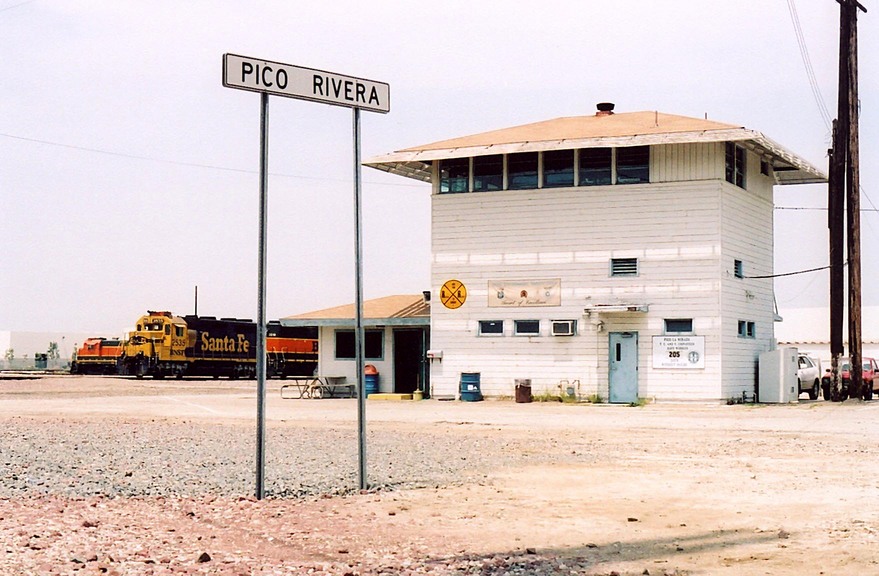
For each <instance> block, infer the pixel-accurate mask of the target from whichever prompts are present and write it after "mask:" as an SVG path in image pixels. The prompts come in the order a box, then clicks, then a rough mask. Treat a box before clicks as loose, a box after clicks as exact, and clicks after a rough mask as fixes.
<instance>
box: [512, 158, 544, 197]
mask: <svg viewBox="0 0 879 576" xmlns="http://www.w3.org/2000/svg"><path fill="white" fill-rule="evenodd" d="M507 184H508V187H509V189H510V190H522V189H527V188H537V152H521V153H519V154H510V155H509V156H507Z"/></svg>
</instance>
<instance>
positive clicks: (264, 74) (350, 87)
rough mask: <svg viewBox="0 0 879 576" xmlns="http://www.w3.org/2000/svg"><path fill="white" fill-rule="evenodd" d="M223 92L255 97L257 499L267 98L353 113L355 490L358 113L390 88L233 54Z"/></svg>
mask: <svg viewBox="0 0 879 576" xmlns="http://www.w3.org/2000/svg"><path fill="white" fill-rule="evenodd" d="M223 86H226V87H227V88H235V89H238V90H249V91H251V92H259V93H260V140H259V147H260V161H259V264H258V268H259V271H258V278H257V285H258V296H257V321H256V381H257V394H256V429H257V430H256V498H257V499H260V500H261V499H262V498H263V496H264V495H265V489H264V484H265V401H266V309H265V300H266V282H265V277H266V238H267V232H266V228H267V226H266V222H267V206H268V164H269V159H268V154H269V152H268V148H269V94H274V95H276V96H284V97H287V98H296V99H299V100H309V101H312V102H320V103H323V104H331V105H334V106H344V107H346V108H353V109H354V262H355V271H354V292H355V308H356V313H355V320H354V322H355V329H354V348H355V360H356V361H355V365H356V370H357V428H358V434H357V438H358V451H359V456H360V457H359V463H360V466H359V476H360V489H361V490H364V489H366V488H367V486H368V484H367V479H366V391H365V389H364V387H363V267H362V263H361V255H362V249H361V239H362V234H361V220H362V217H361V212H360V208H361V202H360V187H361V181H360V110H361V109H362V110H368V111H371V112H380V113H383V114H384V113H387V112H390V110H391V87H390V85H389V84H386V83H384V82H376V81H374V80H366V79H364V78H355V77H353V76H344V75H341V74H335V73H333V72H325V71H322V70H315V69H313V68H303V67H301V66H294V65H292V64H282V63H280V62H272V61H269V60H263V59H260V58H249V57H247V56H239V55H237V54H224V55H223Z"/></svg>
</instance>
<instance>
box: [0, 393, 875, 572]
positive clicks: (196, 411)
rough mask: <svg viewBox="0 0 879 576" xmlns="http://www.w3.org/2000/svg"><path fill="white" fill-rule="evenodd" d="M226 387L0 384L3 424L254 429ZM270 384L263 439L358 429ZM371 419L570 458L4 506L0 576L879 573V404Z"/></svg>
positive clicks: (247, 401)
mask: <svg viewBox="0 0 879 576" xmlns="http://www.w3.org/2000/svg"><path fill="white" fill-rule="evenodd" d="M235 386H236V387H235V388H230V387H229V383H226V382H215V381H201V382H198V381H196V382H168V381H165V382H151V381H132V380H125V381H121V380H116V379H109V378H82V377H79V378H43V379H39V380H0V421H9V420H10V419H13V418H17V419H22V418H23V419H32V420H33V421H34V422H35V424H36V425H45V426H51V425H52V423H53V422H55V421H58V420H62V419H63V420H64V421H66V422H69V421H79V420H81V421H88V422H94V421H96V420H97V421H102V420H106V421H108V422H112V421H114V419H119V418H124V419H126V420H142V421H143V422H145V423H147V422H148V423H150V425H155V424H156V423H158V424H161V422H162V421H165V420H167V421H174V420H179V419H186V420H188V421H192V420H196V421H198V422H202V423H203V425H204V426H205V427H209V426H211V424H212V423H219V422H224V423H225V422H242V423H246V422H248V421H252V420H254V419H255V394H254V393H253V391H252V390H251V388H250V387H249V385H248V384H247V383H237V384H236V385H235ZM277 387H278V384H277V383H273V384H272V385H271V386H270V390H269V394H268V402H267V418H268V426H269V427H273V426H302V427H329V428H350V427H352V426H355V425H356V401H354V400H282V399H280V395H279V394H278V388H277ZM367 416H368V421H369V426H370V427H375V428H380V429H383V430H401V431H403V430H405V431H411V430H413V429H417V430H424V431H425V442H429V441H430V434H460V435H462V436H463V435H474V434H475V435H484V436H485V437H488V438H491V439H493V440H495V441H501V439H505V438H509V439H527V438H529V437H534V436H536V435H541V436H545V437H547V438H549V439H551V441H552V445H553V446H554V447H555V448H554V450H557V451H558V454H559V456H557V457H554V458H552V459H551V460H550V461H549V462H548V463H544V464H539V465H535V464H534V463H533V462H534V460H533V459H532V458H523V460H522V463H521V464H519V465H512V466H511V465H508V464H507V465H505V466H503V467H500V468H498V469H497V470H494V471H493V472H491V473H489V474H487V475H486V476H485V477H483V478H482V479H481V480H479V481H477V482H469V483H465V484H463V485H460V486H441V487H433V488H423V489H417V490H399V491H381V492H368V493H362V494H358V493H354V494H352V495H349V496H336V497H326V498H310V499H305V500H274V499H269V500H263V501H259V502H258V501H255V500H254V499H253V498H252V497H251V496H250V493H248V492H246V491H245V492H243V493H242V494H241V497H240V498H226V497H224V498H215V497H207V498H149V497H138V498H114V499H111V498H102V497H88V498H73V499H70V498H64V497H61V496H59V495H54V494H49V495H42V496H39V495H36V494H24V495H22V496H20V497H18V496H17V497H14V498H8V499H4V500H0V533H2V536H3V539H4V540H5V546H6V547H5V557H4V556H0V572H3V569H4V567H5V568H6V569H7V570H9V569H11V568H13V567H14V568H15V569H17V570H18V571H24V572H25V573H33V574H101V573H109V574H114V573H115V574H299V573H302V574H305V573H327V574H340V575H341V574H352V575H353V574H378V573H385V574H398V573H441V574H446V573H475V574H505V573H508V574H534V573H541V574H596V575H597V574H601V575H608V574H612V573H614V572H616V573H618V574H622V575H625V574H632V575H634V574H652V575H656V574H711V575H713V574H737V575H738V574H746V575H750V574H755V575H756V574H771V575H797V576H800V575H804V574H807V575H808V574H828V575H830V574H832V575H849V574H851V575H870V574H879V538H877V534H879V458H877V456H879V402H877V401H873V402H871V403H862V402H857V401H850V402H847V403H844V404H831V403H829V402H822V401H817V402H809V401H804V402H801V403H800V404H798V405H790V406H747V405H746V406H720V405H707V404H655V405H649V406H644V407H628V406H608V405H561V404H537V403H535V404H515V403H512V402H500V401H486V402H481V403H459V402H438V401H432V400H431V401H423V402H406V403H394V402H369V403H368V408H367ZM489 431H490V434H489V433H488V432H489ZM522 445H523V446H527V444H522ZM413 448H414V449H417V447H413ZM46 449H47V450H51V447H46ZM3 451H4V447H3V446H2V445H0V477H2V476H4V475H6V474H7V473H8V471H7V470H4V468H3V464H4V460H3V457H2V454H3ZM584 452H587V453H588V454H589V455H590V457H589V458H588V460H587V461H583V460H582V458H581V459H580V460H577V459H574V458H571V459H570V460H566V459H565V458H564V454H567V453H570V454H572V455H577V454H579V455H580V456H582V454H583V453H584ZM472 457H478V455H472ZM35 458H39V455H35ZM202 553H206V554H207V555H208V556H209V558H206V557H205V556H202V557H201V560H202V561H199V556H200V555H201V554H202ZM0 554H4V552H3V550H2V547H0Z"/></svg>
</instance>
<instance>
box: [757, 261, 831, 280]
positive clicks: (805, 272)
mask: <svg viewBox="0 0 879 576" xmlns="http://www.w3.org/2000/svg"><path fill="white" fill-rule="evenodd" d="M846 265H848V262H846V263H845V264H844V266H846ZM829 269H830V266H820V267H818V268H809V269H808V270H797V271H796V272H785V273H784V274H767V275H766V276H743V278H748V279H749V280H763V279H766V278H782V277H784V276H797V275H798V274H809V273H810V272H820V271H821V270H829Z"/></svg>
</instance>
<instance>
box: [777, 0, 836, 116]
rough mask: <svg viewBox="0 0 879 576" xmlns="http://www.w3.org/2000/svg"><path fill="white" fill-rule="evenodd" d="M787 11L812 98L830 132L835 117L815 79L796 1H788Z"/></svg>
mask: <svg viewBox="0 0 879 576" xmlns="http://www.w3.org/2000/svg"><path fill="white" fill-rule="evenodd" d="M787 9H788V12H790V19H791V22H792V23H793V25H794V34H796V37H797V45H798V46H799V48H800V56H801V57H802V59H803V66H804V67H805V69H806V76H807V77H808V79H809V86H810V87H811V89H812V96H813V97H814V98H815V104H817V105H818V112H820V113H821V119H822V120H824V127H825V128H826V129H827V130H828V131H829V130H830V127H831V125H832V124H833V117H832V116H831V115H830V112H829V111H828V109H827V104H825V103H824V97H823V96H821V90H820V89H819V87H818V80H817V79H816V78H815V70H814V69H813V68H812V59H811V57H809V49H808V48H807V47H806V39H805V37H803V28H802V26H800V17H799V15H798V14H797V6H796V3H795V2H794V0H787Z"/></svg>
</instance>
